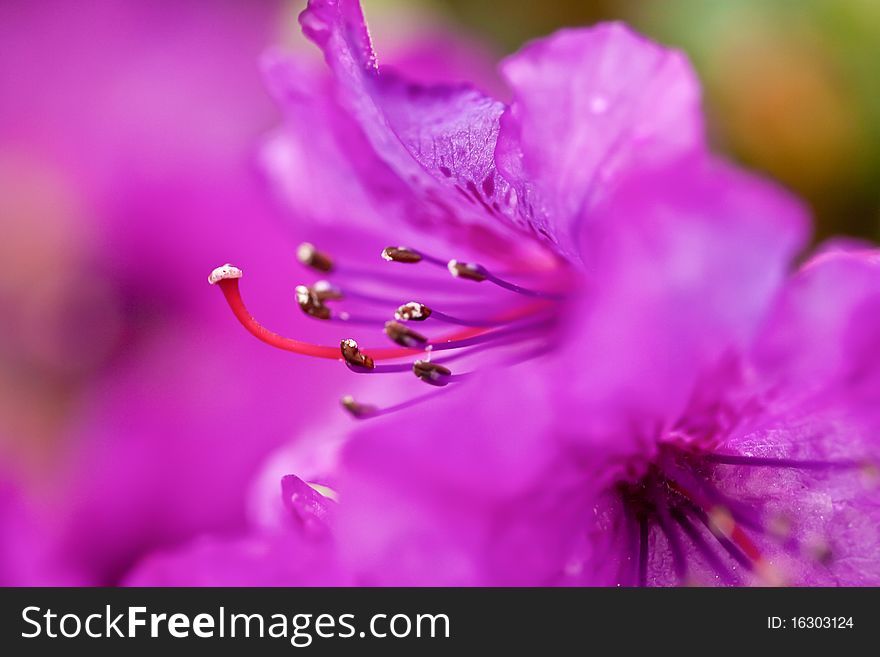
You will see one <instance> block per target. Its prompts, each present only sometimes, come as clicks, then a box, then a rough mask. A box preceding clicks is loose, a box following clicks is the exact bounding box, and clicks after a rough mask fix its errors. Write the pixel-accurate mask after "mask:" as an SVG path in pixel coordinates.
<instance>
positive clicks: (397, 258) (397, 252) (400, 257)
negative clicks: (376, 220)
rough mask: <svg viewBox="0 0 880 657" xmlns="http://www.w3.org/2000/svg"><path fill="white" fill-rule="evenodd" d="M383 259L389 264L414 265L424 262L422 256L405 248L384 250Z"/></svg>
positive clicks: (387, 248) (389, 247) (397, 247)
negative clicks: (402, 263)
mask: <svg viewBox="0 0 880 657" xmlns="http://www.w3.org/2000/svg"><path fill="white" fill-rule="evenodd" d="M382 259H383V260H387V261H388V262H404V263H407V264H414V263H416V262H421V261H422V254H421V253H419V252H418V251H413V250H412V249H410V248H407V247H405V246H388V247H385V248H384V249H382Z"/></svg>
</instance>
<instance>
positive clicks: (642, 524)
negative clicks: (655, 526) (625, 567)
mask: <svg viewBox="0 0 880 657" xmlns="http://www.w3.org/2000/svg"><path fill="white" fill-rule="evenodd" d="M649 530H650V527H649V526H648V517H647V516H646V515H645V514H644V513H640V514H639V586H643V587H644V586H647V584H648V538H649Z"/></svg>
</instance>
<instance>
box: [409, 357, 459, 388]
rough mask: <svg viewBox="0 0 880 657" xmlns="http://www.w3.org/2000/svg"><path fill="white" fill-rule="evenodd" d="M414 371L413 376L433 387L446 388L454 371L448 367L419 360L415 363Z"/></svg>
mask: <svg viewBox="0 0 880 657" xmlns="http://www.w3.org/2000/svg"><path fill="white" fill-rule="evenodd" d="M412 369H413V374H415V375H416V376H417V377H419V378H420V379H421V380H422V381H424V382H425V383H429V384H431V385H432V386H445V385H446V384H447V383H449V377H451V376H452V371H451V370H450V369H449V368H448V367H443V366H442V365H438V364H437V363H432V362H431V361H427V360H417V361H416V362H414V363H413V366H412Z"/></svg>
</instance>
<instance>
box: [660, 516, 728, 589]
mask: <svg viewBox="0 0 880 657" xmlns="http://www.w3.org/2000/svg"><path fill="white" fill-rule="evenodd" d="M672 517H673V518H674V519H675V522H677V523H678V526H679V527H681V528H682V530H683V531H684V533H685V534H686V535H687V537H688V538H689V539H690V540H691V543H693V544H694V547H696V548H697V550H699V552H700V554H702V555H703V558H704V559H705V560H706V561H707V563H708V564H709V566H710V567H711V568H712V569H713V570H714V571H715V572H716V573H718V575H719V576H723V577H724V578H726V579H727V580H730V581H733V580H734V578H733V577H732V576H731V573H730V570H729V569H728V568H727V566H725V565H724V564H723V563H722V561H721V559H720V557H719V556H718V555H717V554H716V553H715V551H714V550H712V548H711V547H710V546H709V544H708V543H707V542H706V541H705V539H703V537H702V536H701V535H700V530H699V529H697V527H696V526H695V525H694V524H693V523H692V522H691V521H690V520H689V519H688V517H687V516H686V515H685V514H684V512H682V511H681V509H678V508H675V509H672Z"/></svg>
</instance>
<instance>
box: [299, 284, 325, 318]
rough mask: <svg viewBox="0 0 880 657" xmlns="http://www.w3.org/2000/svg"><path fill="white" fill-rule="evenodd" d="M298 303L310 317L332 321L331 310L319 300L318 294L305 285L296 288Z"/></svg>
mask: <svg viewBox="0 0 880 657" xmlns="http://www.w3.org/2000/svg"><path fill="white" fill-rule="evenodd" d="M296 302H297V304H299V307H300V310H302V311H303V312H304V313H305V314H306V315H308V316H309V317H314V318H315V319H323V320H327V319H330V309H329V308H328V307H327V306H325V305H324V303H323V302H322V301H321V300H320V299H319V298H318V294H317V293H316V292H315V291H314V290H313V289H312V288H309V287H306V286H305V285H297V286H296Z"/></svg>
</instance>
